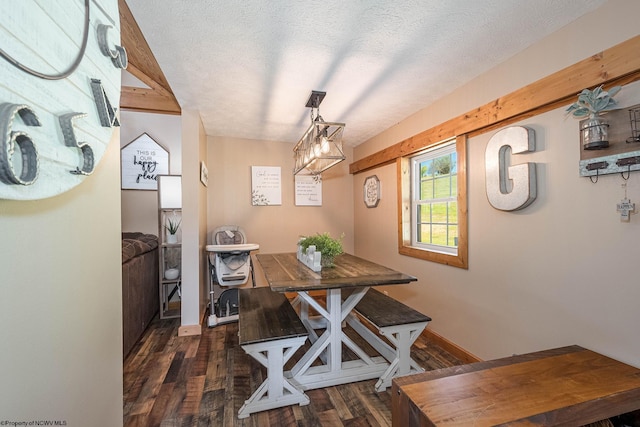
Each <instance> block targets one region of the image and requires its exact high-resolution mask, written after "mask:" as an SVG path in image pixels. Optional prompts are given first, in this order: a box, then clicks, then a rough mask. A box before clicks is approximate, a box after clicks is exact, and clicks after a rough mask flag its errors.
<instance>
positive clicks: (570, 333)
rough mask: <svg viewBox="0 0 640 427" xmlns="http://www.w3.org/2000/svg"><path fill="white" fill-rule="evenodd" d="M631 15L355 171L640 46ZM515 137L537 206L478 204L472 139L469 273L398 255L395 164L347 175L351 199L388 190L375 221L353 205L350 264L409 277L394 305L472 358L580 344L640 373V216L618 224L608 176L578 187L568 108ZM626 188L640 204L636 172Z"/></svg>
mask: <svg viewBox="0 0 640 427" xmlns="http://www.w3.org/2000/svg"><path fill="white" fill-rule="evenodd" d="M638 14H640V3H638V2H633V1H622V0H620V1H618V0H616V1H611V2H608V3H607V4H606V5H605V6H604V7H603V8H602V9H600V10H598V11H596V12H594V13H592V14H590V15H588V16H586V17H584V18H581V19H580V20H578V21H576V22H574V23H573V24H571V25H569V26H568V27H565V28H564V29H562V30H561V31H559V32H558V33H556V34H554V35H553V36H551V37H549V38H547V39H545V40H543V41H541V42H540V43H538V44H536V45H534V46H532V47H531V48H529V49H528V50H526V51H525V52H523V53H521V54H519V55H517V56H516V57H514V58H512V59H511V60H509V61H507V62H506V63H504V64H502V65H501V66H499V67H497V68H496V69H494V70H491V71H490V72H488V73H486V74H484V75H482V76H480V77H479V78H478V79H476V80H474V81H473V82H471V83H470V84H468V85H466V86H465V87H464V88H462V89H460V90H457V91H455V92H454V93H452V94H451V95H450V96H448V97H446V98H445V99H443V100H441V101H439V102H437V103H436V104H434V105H432V106H430V107H428V108H426V109H425V110H423V111H421V112H419V113H418V114H416V115H414V116H412V117H410V118H408V119H407V120H405V121H403V122H401V123H399V124H398V125H397V126H395V127H393V128H391V129H389V130H387V131H386V132H384V133H382V134H381V135H379V136H377V137H376V138H374V139H372V140H371V141H369V142H368V143H366V144H363V145H361V146H359V147H357V149H356V150H355V158H356V159H358V158H361V157H363V156H365V155H367V154H370V153H372V152H375V151H377V150H379V149H380V148H382V147H385V146H388V145H391V144H393V143H396V142H398V141H400V140H402V139H403V138H406V137H409V136H411V135H414V134H416V133H418V132H420V131H422V130H425V129H428V128H430V127H432V126H435V125H437V124H438V123H440V122H442V121H445V120H447V119H449V118H452V117H455V116H457V115H459V114H462V113H464V112H466V111H468V110H471V109H472V108H474V107H477V106H480V105H482V104H484V103H486V102H488V101H490V100H491V99H495V98H497V97H499V96H501V95H504V94H507V93H509V92H511V91H513V90H516V89H518V88H519V87H522V86H525V85H527V84H528V83H531V82H533V81H535V80H537V79H539V78H542V77H544V76H545V75H548V74H550V73H552V72H554V71H557V70H559V69H561V68H564V67H566V66H569V65H571V64H572V63H575V62H577V61H579V60H581V59H584V58H586V57H588V56H590V55H592V54H595V53H597V52H598V51H599V50H602V49H605V48H608V47H611V46H613V45H615V44H617V43H620V42H622V41H624V40H626V39H628V38H631V37H632V36H635V35H636V34H637V27H635V28H634V26H635V24H634V21H635V20H636V19H635V18H634V17H637V16H638ZM594 28H598V31H593V29H594ZM617 98H618V100H619V101H620V103H621V106H623V105H631V104H637V103H639V102H640V84H639V83H636V84H633V85H629V86H627V87H625V88H624V89H623V91H622V92H621V93H620V94H619V96H618V97H617ZM519 124H525V125H527V126H530V127H532V128H533V129H534V130H535V132H536V138H537V150H536V152H535V153H531V154H528V155H526V156H523V155H519V156H516V157H514V160H513V162H514V163H520V162H525V161H533V162H536V163H537V164H538V198H537V200H536V201H535V202H534V203H533V204H532V205H530V206H529V207H527V208H526V209H524V210H522V211H518V212H512V213H508V212H503V211H498V210H495V209H493V208H492V207H491V206H490V205H489V203H488V202H487V199H486V192H485V184H484V182H485V181H484V173H485V169H484V150H485V147H486V144H487V142H488V139H489V138H490V137H491V136H492V135H493V134H494V133H495V132H496V131H492V132H490V133H487V134H483V135H480V136H478V137H475V138H472V139H470V140H469V142H468V196H469V269H468V270H461V269H457V268H453V267H447V266H443V265H439V264H435V263H430V262H427V261H420V260H416V259H413V258H409V257H405V256H400V255H398V253H397V231H396V230H397V208H396V197H397V194H396V171H395V165H389V166H384V167H380V168H376V169H374V170H372V171H368V172H365V173H362V174H358V175H355V176H354V188H355V189H359V188H361V186H362V184H363V181H364V179H365V178H366V176H368V175H370V174H374V173H375V174H377V175H378V176H379V177H380V179H381V181H382V185H383V199H382V201H381V203H380V206H379V207H378V208H376V209H366V208H365V207H363V206H362V204H361V202H360V200H359V197H355V199H354V206H355V212H354V216H355V221H354V224H355V242H356V246H355V252H356V254H357V255H360V256H363V257H365V258H370V259H372V260H375V261H379V262H382V263H385V264H387V265H389V266H391V267H394V268H397V269H400V270H402V271H404V272H406V273H409V274H413V275H415V276H417V277H418V278H419V282H418V283H417V284H412V285H404V286H395V287H389V292H390V293H391V294H392V295H394V296H396V297H398V298H400V299H402V300H404V301H405V302H407V303H408V304H410V305H412V306H414V307H416V308H417V309H419V310H421V311H423V312H424V313H426V314H428V315H430V316H432V317H433V319H434V320H433V322H432V323H431V324H430V325H429V328H430V329H432V330H434V331H435V332H437V333H439V334H441V335H442V336H444V337H445V338H447V339H449V340H451V341H452V342H454V343H456V344H458V345H460V346H462V347H463V348H465V349H466V350H468V351H470V352H471V353H474V354H475V355H477V356H479V357H480V358H483V359H490V358H495V357H501V356H508V355H511V354H513V353H523V352H528V351H534V350H541V349H545V348H551V347H556V346H562V345H568V344H579V345H582V346H585V347H588V348H591V349H593V350H596V351H599V352H602V353H604V354H607V355H610V356H613V357H615V358H618V359H620V360H623V361H626V362H628V363H631V364H634V365H636V366H640V356H639V355H640V341H638V340H637V339H636V333H635V331H636V329H637V324H638V323H640V315H639V314H638V313H639V311H638V310H637V308H636V307H635V306H636V301H637V300H638V299H639V298H640V288H639V287H638V286H637V285H638V279H637V277H636V276H637V275H636V274H635V271H634V270H635V269H634V264H635V259H636V258H637V248H638V238H639V237H640V215H633V216H632V218H631V222H630V223H621V222H620V217H619V214H618V212H616V203H618V202H619V201H620V200H621V199H622V198H623V196H624V192H623V190H622V188H621V184H622V183H623V180H622V178H621V177H620V175H619V174H616V175H608V176H602V177H600V179H599V181H598V183H597V184H592V183H591V182H590V181H589V179H588V178H581V177H580V176H579V173H578V161H579V155H580V152H579V150H580V147H579V139H578V123H577V121H576V120H574V119H573V118H571V117H565V114H564V109H563V108H561V109H558V110H555V111H551V112H548V113H545V114H542V115H539V116H536V117H533V118H531V119H528V120H526V121H523V122H522V123H519ZM627 184H628V192H629V193H628V195H629V198H630V199H631V200H632V201H634V202H636V204H638V203H640V174H637V173H632V174H631V177H630V179H629V181H628V182H627ZM356 193H357V191H356Z"/></svg>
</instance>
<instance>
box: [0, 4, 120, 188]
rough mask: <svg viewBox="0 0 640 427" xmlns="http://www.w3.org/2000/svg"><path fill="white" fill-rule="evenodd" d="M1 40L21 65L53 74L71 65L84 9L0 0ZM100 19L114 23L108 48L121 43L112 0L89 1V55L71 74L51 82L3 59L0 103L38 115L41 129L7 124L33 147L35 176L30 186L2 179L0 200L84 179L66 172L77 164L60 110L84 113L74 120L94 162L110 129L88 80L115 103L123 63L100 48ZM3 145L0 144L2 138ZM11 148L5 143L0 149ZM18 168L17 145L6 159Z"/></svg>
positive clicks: (78, 157)
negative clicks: (36, 162)
mask: <svg viewBox="0 0 640 427" xmlns="http://www.w3.org/2000/svg"><path fill="white" fill-rule="evenodd" d="M0 16H1V17H2V19H0V39H1V40H2V48H3V49H4V50H5V52H7V53H8V54H9V55H11V56H12V57H13V58H15V59H16V60H17V61H19V62H21V63H23V64H24V65H25V66H27V67H29V68H32V69H35V70H37V71H39V72H43V73H47V74H57V73H58V72H60V71H64V70H66V69H68V67H69V66H70V65H71V64H72V63H73V61H74V60H75V58H76V56H77V55H78V52H79V50H80V45H81V43H82V38H83V37H82V36H83V28H84V20H85V7H84V1H83V0H74V1H69V0H66V1H62V0H57V1H51V0H34V1H1V2H0ZM99 24H104V25H110V26H112V27H113V28H112V29H111V30H110V31H109V33H108V38H109V42H110V46H111V48H112V49H113V45H114V44H120V30H119V28H120V22H119V16H118V2H117V0H101V1H97V0H92V1H90V29H89V33H88V44H87V49H86V53H85V55H84V57H83V59H82V62H81V63H80V65H79V67H78V69H77V70H76V71H75V72H74V73H73V74H71V76H69V77H67V78H65V79H62V80H55V81H49V80H44V79H41V78H38V77H35V76H32V75H30V74H27V73H25V72H23V71H21V70H19V69H18V68H16V67H14V66H13V65H11V64H10V63H9V62H7V61H6V60H4V59H0V76H1V78H0V104H2V103H13V104H26V105H28V106H29V107H30V108H31V109H32V110H33V111H34V112H35V113H36V115H37V116H38V118H39V119H40V122H41V124H42V126H41V127H33V126H26V125H25V124H24V123H23V122H22V120H21V119H20V118H19V117H16V118H15V120H14V122H13V125H12V128H11V129H12V130H14V131H24V132H27V133H28V134H29V135H30V137H31V139H32V140H33V141H34V143H35V146H36V149H37V151H38V160H39V168H38V169H39V171H38V178H37V179H36V181H35V182H34V183H33V184H31V185H17V184H6V183H4V182H1V181H0V199H14V200H34V199H42V198H47V197H51V196H55V195H57V194H60V193H63V192H65V191H68V190H69V189H71V188H73V187H75V186H77V185H78V184H80V183H81V182H82V181H84V180H85V179H91V177H90V176H89V177H86V176H84V175H74V174H71V173H70V172H69V171H71V170H75V169H76V168H77V167H78V166H80V167H82V154H81V152H80V150H79V149H77V148H74V147H67V146H66V145H65V143H64V139H63V137H62V132H61V129H60V124H59V121H58V120H59V119H58V117H59V116H60V115H62V114H67V113H72V112H81V113H87V116H86V117H84V118H80V119H77V120H76V121H75V132H76V138H77V140H78V141H79V142H87V143H89V145H90V146H91V148H92V149H93V153H94V160H95V163H96V168H97V167H99V160H100V158H101V157H102V156H103V154H104V152H105V149H106V146H107V144H108V143H109V141H110V138H111V135H112V132H113V129H112V128H110V127H102V126H101V124H100V119H99V116H98V111H97V108H96V105H95V102H94V99H93V96H92V94H91V79H92V78H95V79H100V80H101V81H102V85H103V86H104V89H105V92H106V94H107V96H108V98H109V100H110V102H111V104H112V105H113V106H118V105H119V101H120V75H121V72H120V69H118V68H116V67H115V66H114V65H113V63H112V62H111V59H110V58H108V57H106V56H104V55H103V54H102V52H101V51H100V47H99V45H98V37H97V32H96V30H97V27H98V25H99ZM0 144H2V143H0ZM0 148H2V149H3V150H11V147H8V146H7V145H6V144H2V146H1V147H0ZM11 159H12V164H13V165H14V168H15V169H16V170H21V159H20V150H19V149H18V148H17V147H15V153H14V155H13V156H12V157H11Z"/></svg>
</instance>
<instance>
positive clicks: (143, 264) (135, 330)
mask: <svg viewBox="0 0 640 427" xmlns="http://www.w3.org/2000/svg"><path fill="white" fill-rule="evenodd" d="M158 275H159V267H158V237H157V236H154V235H153V234H143V233H122V344H123V347H122V351H123V357H126V356H127V354H129V352H130V351H131V349H132V348H133V346H134V345H135V344H136V343H137V342H138V340H139V339H140V336H142V333H143V332H144V330H145V329H146V328H147V326H149V323H151V320H153V318H154V316H155V315H156V313H157V312H158V309H159V304H160V296H159V284H158Z"/></svg>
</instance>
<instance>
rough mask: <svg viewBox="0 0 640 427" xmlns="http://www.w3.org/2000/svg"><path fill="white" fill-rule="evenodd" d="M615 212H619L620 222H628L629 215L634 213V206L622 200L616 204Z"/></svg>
mask: <svg viewBox="0 0 640 427" xmlns="http://www.w3.org/2000/svg"><path fill="white" fill-rule="evenodd" d="M617 207H618V208H617V211H618V212H620V221H624V222H629V219H630V214H631V213H635V212H636V204H635V203H631V200H629V199H627V198H624V199H622V201H621V202H620V203H618V204H617Z"/></svg>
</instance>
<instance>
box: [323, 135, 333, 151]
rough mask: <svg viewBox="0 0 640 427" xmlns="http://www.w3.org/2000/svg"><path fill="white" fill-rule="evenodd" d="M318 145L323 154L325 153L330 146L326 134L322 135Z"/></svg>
mask: <svg viewBox="0 0 640 427" xmlns="http://www.w3.org/2000/svg"><path fill="white" fill-rule="evenodd" d="M320 145H321V150H322V152H323V153H324V154H327V153H328V152H329V149H330V148H331V147H330V146H329V139H328V138H327V137H326V136H323V137H322V141H321V143H320Z"/></svg>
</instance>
